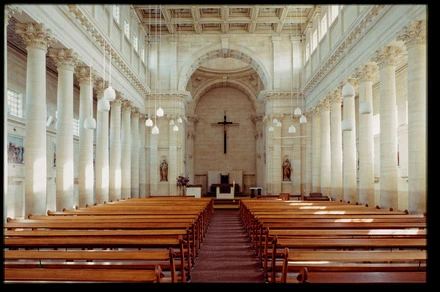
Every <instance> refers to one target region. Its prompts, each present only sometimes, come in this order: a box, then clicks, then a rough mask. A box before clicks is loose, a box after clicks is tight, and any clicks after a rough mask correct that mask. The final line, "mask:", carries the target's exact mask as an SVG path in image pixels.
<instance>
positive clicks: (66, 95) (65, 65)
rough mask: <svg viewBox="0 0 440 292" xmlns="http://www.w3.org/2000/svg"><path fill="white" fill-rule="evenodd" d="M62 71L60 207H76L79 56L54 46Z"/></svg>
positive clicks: (58, 167)
mask: <svg viewBox="0 0 440 292" xmlns="http://www.w3.org/2000/svg"><path fill="white" fill-rule="evenodd" d="M49 56H50V57H51V58H52V59H54V61H55V64H56V66H57V71H58V88H57V134H56V157H57V164H56V209H57V210H58V211H61V210H63V209H64V208H65V209H72V208H74V205H73V191H74V188H73V186H74V172H73V171H74V168H73V129H72V128H73V127H72V125H73V72H74V69H75V66H76V64H77V63H78V56H77V54H76V53H75V52H73V50H71V49H50V50H49Z"/></svg>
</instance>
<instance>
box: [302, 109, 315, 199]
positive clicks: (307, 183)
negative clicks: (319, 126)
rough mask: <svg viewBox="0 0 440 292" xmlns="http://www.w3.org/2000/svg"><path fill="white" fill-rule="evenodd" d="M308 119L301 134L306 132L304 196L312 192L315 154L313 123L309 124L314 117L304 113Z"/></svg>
mask: <svg viewBox="0 0 440 292" xmlns="http://www.w3.org/2000/svg"><path fill="white" fill-rule="evenodd" d="M304 115H305V116H306V117H307V121H308V122H307V123H305V124H302V126H301V133H303V131H304V132H305V136H306V137H305V139H304V140H305V141H304V144H305V145H304V148H305V150H304V160H303V161H305V162H304V166H303V169H304V175H303V178H304V182H303V188H302V189H301V192H302V195H303V196H305V195H308V194H309V193H310V192H312V154H313V149H312V147H313V122H309V121H311V120H312V115H311V114H310V112H308V113H304Z"/></svg>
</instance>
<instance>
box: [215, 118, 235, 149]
mask: <svg viewBox="0 0 440 292" xmlns="http://www.w3.org/2000/svg"><path fill="white" fill-rule="evenodd" d="M211 125H213V126H219V125H222V126H223V153H226V126H238V123H233V122H228V121H227V120H226V112H225V113H224V116H223V121H221V122H217V123H212V124H211Z"/></svg>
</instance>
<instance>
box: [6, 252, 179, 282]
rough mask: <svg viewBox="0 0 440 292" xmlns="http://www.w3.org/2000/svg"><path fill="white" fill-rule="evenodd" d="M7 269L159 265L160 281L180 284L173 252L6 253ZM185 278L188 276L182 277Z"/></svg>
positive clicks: (127, 267) (139, 267)
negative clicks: (160, 271)
mask: <svg viewBox="0 0 440 292" xmlns="http://www.w3.org/2000/svg"><path fill="white" fill-rule="evenodd" d="M3 255H4V258H3V259H4V267H6V268H46V269H106V270H107V269H110V268H112V269H138V270H139V269H141V270H154V269H155V267H156V266H160V267H161V269H162V272H167V273H168V275H167V276H165V275H162V277H161V282H170V283H177V282H178V275H177V272H176V265H175V261H174V256H175V255H174V250H173V249H172V248H170V249H168V250H106V251H102V250H34V249H31V250H29V249H21V250H4V251H3ZM180 279H185V275H184V274H183V275H180Z"/></svg>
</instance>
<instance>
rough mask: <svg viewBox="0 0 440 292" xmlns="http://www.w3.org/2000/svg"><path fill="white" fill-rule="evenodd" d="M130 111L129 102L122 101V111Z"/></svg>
mask: <svg viewBox="0 0 440 292" xmlns="http://www.w3.org/2000/svg"><path fill="white" fill-rule="evenodd" d="M131 109H132V105H131V101H130V100H127V99H125V100H123V101H122V110H123V111H129V112H131Z"/></svg>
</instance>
